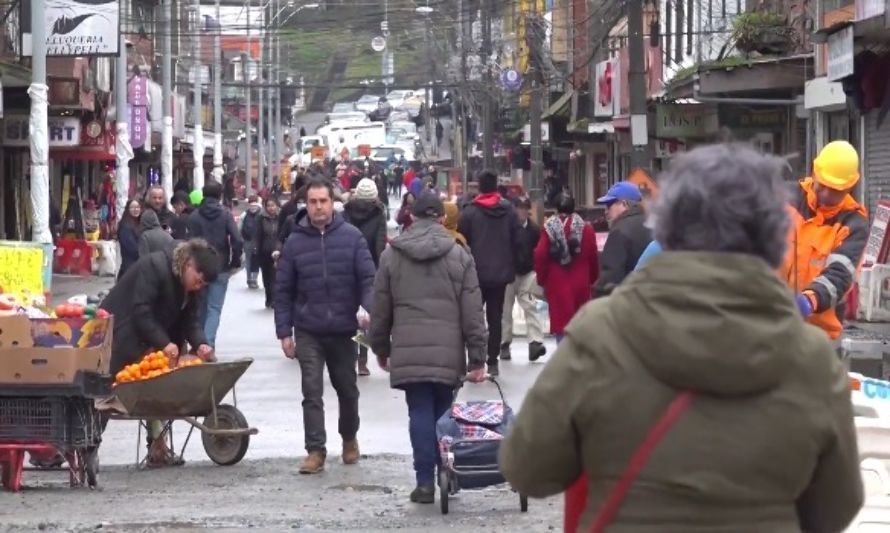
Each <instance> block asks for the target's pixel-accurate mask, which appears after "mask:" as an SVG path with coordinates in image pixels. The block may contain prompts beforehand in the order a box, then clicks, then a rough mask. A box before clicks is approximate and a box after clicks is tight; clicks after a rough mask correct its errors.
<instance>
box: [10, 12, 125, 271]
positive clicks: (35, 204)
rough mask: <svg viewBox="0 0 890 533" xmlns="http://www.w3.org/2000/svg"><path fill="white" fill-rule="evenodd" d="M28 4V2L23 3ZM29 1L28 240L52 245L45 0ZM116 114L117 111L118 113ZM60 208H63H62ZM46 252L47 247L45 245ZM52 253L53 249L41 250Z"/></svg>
mask: <svg viewBox="0 0 890 533" xmlns="http://www.w3.org/2000/svg"><path fill="white" fill-rule="evenodd" d="M26 1H29V0H26ZM30 2H31V39H32V44H31V86H30V87H29V88H28V96H30V97H31V132H32V135H29V136H28V137H29V142H30V145H31V212H32V213H33V216H34V222H33V224H32V226H31V240H32V241H34V242H39V243H43V244H44V245H49V244H52V242H53V235H52V232H51V231H50V229H49V202H50V199H49V131H48V129H49V123H48V118H47V93H48V92H49V87H47V85H46V25H45V24H43V21H44V20H45V19H46V16H45V13H46V11H45V9H46V1H45V0H30ZM118 113H119V111H118ZM62 207H63V208H64V207H65V206H62ZM44 248H45V249H47V248H49V246H44ZM44 253H52V250H51V249H49V250H48V251H44Z"/></svg>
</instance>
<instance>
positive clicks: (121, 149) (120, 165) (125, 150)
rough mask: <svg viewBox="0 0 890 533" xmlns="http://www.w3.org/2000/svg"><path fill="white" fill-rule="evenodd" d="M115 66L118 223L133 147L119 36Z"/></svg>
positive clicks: (125, 198) (123, 51)
mask: <svg viewBox="0 0 890 533" xmlns="http://www.w3.org/2000/svg"><path fill="white" fill-rule="evenodd" d="M118 46H119V47H120V49H119V50H118V56H117V65H115V68H114V71H115V72H114V106H115V108H116V109H117V111H116V113H115V119H114V121H115V124H116V126H117V132H116V134H117V141H116V146H115V153H116V157H117V169H116V170H115V178H117V200H116V201H115V211H116V213H117V220H118V221H120V219H121V217H122V216H124V212H125V211H126V210H127V202H128V201H129V200H128V195H129V191H130V160H131V159H133V147H132V146H130V132H129V127H128V126H129V124H128V122H129V119H130V117H128V116H127V39H126V37H124V34H123V33H122V34H120V37H119V44H118Z"/></svg>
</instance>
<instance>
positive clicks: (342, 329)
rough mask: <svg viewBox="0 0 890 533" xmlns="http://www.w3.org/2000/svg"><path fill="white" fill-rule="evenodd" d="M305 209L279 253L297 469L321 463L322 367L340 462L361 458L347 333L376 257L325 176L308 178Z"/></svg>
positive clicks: (279, 331)
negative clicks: (295, 380) (295, 406)
mask: <svg viewBox="0 0 890 533" xmlns="http://www.w3.org/2000/svg"><path fill="white" fill-rule="evenodd" d="M306 194H307V215H306V216H305V217H303V218H302V219H301V220H300V222H299V223H297V225H296V226H295V228H294V232H293V234H291V236H290V237H289V238H288V239H287V242H286V243H285V245H284V249H283V250H282V252H281V256H280V257H279V259H278V271H277V274H276V280H275V295H274V298H275V302H274V305H275V332H276V335H277V336H278V338H279V339H280V340H281V348H282V351H283V352H284V355H285V356H286V357H288V358H291V359H296V360H297V361H298V362H299V363H300V373H301V375H302V383H301V388H302V393H303V431H304V436H305V446H306V452H307V454H308V455H307V457H306V458H305V460H304V461H303V463H302V465H301V466H300V473H303V474H315V473H318V472H321V471H322V470H324V465H325V461H326V457H327V447H326V445H327V435H326V432H325V423H324V401H323V399H322V394H323V391H324V375H323V372H324V368H325V366H327V368H328V376H329V377H330V379H331V385H333V387H334V390H336V391H337V399H338V401H339V404H340V406H339V407H340V418H339V425H338V429H339V433H340V436H341V437H342V439H343V455H342V460H343V463H344V464H347V465H352V464H355V463H357V462H358V460H359V445H358V439H357V435H358V429H359V413H358V399H359V391H358V384H357V382H356V380H357V377H356V368H355V365H356V350H355V343H354V342H353V341H352V337H353V336H354V335H355V333H356V330H358V329H359V327H365V326H367V324H360V323H359V320H358V318H357V314H358V310H359V304H361V306H362V307H364V308H365V310H367V311H368V312H372V311H373V309H372V305H371V304H372V290H373V285H374V274H375V271H374V261H373V260H372V258H371V252H370V251H369V250H368V245H367V243H366V241H365V239H364V237H362V233H361V231H359V230H358V229H357V228H355V227H354V226H352V225H350V224H347V223H346V221H345V220H343V217H342V216H341V215H340V214H339V213H336V212H335V211H334V190H333V187H332V185H331V183H330V182H329V181H328V180H310V182H309V183H308V184H307V189H306Z"/></svg>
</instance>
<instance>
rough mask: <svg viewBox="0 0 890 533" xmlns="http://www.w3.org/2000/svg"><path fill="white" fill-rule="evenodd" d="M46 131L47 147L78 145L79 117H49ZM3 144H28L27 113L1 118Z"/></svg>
mask: <svg viewBox="0 0 890 533" xmlns="http://www.w3.org/2000/svg"><path fill="white" fill-rule="evenodd" d="M47 123H48V126H49V127H48V128H47V132H48V133H49V147H50V148H59V147H63V146H78V145H80V129H81V126H80V119H79V118H78V117H49V119H48V121H47ZM3 145H4V146H29V144H28V115H7V116H6V117H4V119H3Z"/></svg>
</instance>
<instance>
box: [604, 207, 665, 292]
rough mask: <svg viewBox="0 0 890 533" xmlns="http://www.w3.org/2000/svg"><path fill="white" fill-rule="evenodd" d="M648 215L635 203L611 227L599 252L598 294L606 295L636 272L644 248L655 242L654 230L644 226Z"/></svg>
mask: <svg viewBox="0 0 890 533" xmlns="http://www.w3.org/2000/svg"><path fill="white" fill-rule="evenodd" d="M645 222H646V214H645V213H644V212H643V208H642V207H641V206H639V205H634V206H632V207H631V208H630V209H628V210H627V211H626V212H625V213H624V214H623V215H621V216H620V217H618V219H616V220H615V222H613V223H612V227H611V228H609V238H608V239H606V246H605V247H604V248H603V251H602V252H601V253H600V255H599V260H600V275H599V278H597V280H596V285H594V292H595V293H596V294H595V295H596V296H606V295H608V294H611V293H612V291H613V290H614V289H615V288H616V287H617V286H618V285H619V284H620V283H621V282H622V281H624V278H625V277H627V275H628V274H630V273H631V272H633V270H634V268H636V266H637V261H638V260H639V259H640V256H641V255H643V250H645V249H646V247H647V246H649V243H650V242H652V230H650V229H649V228H647V227H646V226H645Z"/></svg>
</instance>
